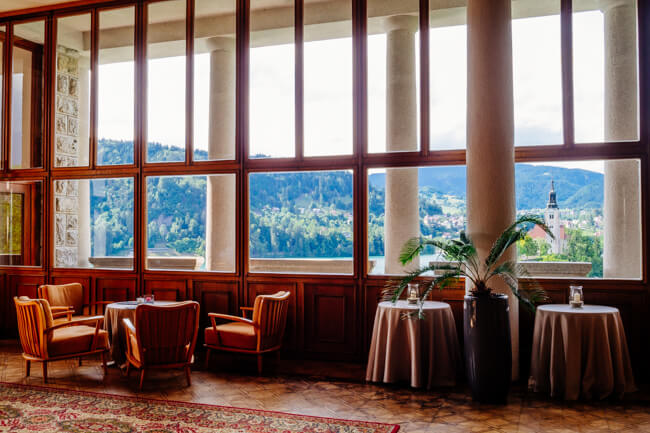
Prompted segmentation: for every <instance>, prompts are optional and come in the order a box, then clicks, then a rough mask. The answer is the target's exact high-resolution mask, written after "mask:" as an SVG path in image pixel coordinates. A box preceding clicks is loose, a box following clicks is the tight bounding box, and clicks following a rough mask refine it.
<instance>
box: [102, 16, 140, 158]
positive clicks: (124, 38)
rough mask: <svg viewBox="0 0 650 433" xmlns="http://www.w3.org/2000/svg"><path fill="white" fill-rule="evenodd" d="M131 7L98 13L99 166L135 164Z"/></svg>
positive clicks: (133, 18)
mask: <svg viewBox="0 0 650 433" xmlns="http://www.w3.org/2000/svg"><path fill="white" fill-rule="evenodd" d="M134 21H135V9H134V8H132V7H129V8H122V9H112V10H108V11H101V12H99V37H98V40H99V53H98V59H99V60H98V62H99V66H98V68H97V164H99V165H121V164H133V131H134V119H135V117H134V113H135V111H134V101H135V96H134V95H135V90H134V86H135V63H134V48H133V44H134V31H135V27H134Z"/></svg>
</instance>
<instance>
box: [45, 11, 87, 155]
mask: <svg viewBox="0 0 650 433" xmlns="http://www.w3.org/2000/svg"><path fill="white" fill-rule="evenodd" d="M88 35H90V14H84V15H74V16H70V17H65V18H59V19H58V20H57V24H56V85H55V86H56V87H55V92H56V106H57V107H66V106H70V107H72V110H68V111H71V112H61V111H59V112H57V114H56V119H55V130H54V143H55V146H54V166H55V167H79V166H87V165H88V150H89V133H90V47H89V46H88V45H87V44H86V42H85V41H86V39H84V38H85V37H87V36H88Z"/></svg>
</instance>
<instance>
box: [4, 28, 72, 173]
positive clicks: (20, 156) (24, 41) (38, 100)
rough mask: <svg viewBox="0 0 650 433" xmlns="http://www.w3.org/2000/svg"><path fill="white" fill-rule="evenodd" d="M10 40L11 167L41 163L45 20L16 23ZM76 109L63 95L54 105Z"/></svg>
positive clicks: (67, 112) (64, 110)
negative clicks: (57, 103) (11, 51)
mask: <svg viewBox="0 0 650 433" xmlns="http://www.w3.org/2000/svg"><path fill="white" fill-rule="evenodd" d="M12 44H13V56H12V75H11V90H12V91H11V145H10V150H9V151H10V158H11V162H10V168H12V169H21V168H33V167H41V166H42V164H43V160H42V149H43V126H44V123H43V121H44V119H43V96H44V83H45V81H44V74H43V64H44V63H43V62H44V60H45V53H44V45H45V22H44V21H42V20H41V21H34V22H29V23H22V24H16V25H15V26H14V38H13V42H12ZM77 109H78V108H77V107H76V106H75V105H74V104H72V103H70V101H68V100H65V99H62V100H60V105H57V107H56V111H57V113H62V114H65V115H73V116H74V115H75V114H76V113H77Z"/></svg>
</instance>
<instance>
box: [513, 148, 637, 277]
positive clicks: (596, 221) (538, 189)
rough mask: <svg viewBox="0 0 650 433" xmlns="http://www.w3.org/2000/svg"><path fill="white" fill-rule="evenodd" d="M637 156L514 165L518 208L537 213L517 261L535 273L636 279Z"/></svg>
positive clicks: (520, 246) (523, 212)
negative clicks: (548, 231)
mask: <svg viewBox="0 0 650 433" xmlns="http://www.w3.org/2000/svg"><path fill="white" fill-rule="evenodd" d="M639 176H640V162H639V161H638V160H612V161H575V162H544V163H535V164H527V163H521V164H517V165H516V194H517V213H518V214H525V213H533V214H537V215H540V216H541V217H543V218H544V220H545V221H546V225H547V226H548V227H549V228H550V229H551V231H552V232H553V234H554V238H551V237H550V236H548V235H547V234H546V233H544V231H543V230H541V229H540V228H539V227H530V228H529V231H528V236H526V238H525V239H524V240H523V241H520V242H519V245H518V255H519V260H520V261H521V262H523V264H524V266H525V267H526V268H527V270H528V272H529V273H530V274H531V275H533V276H536V277H567V278H584V277H588V278H603V277H604V278H640V277H641V257H642V253H641V208H640V202H641V199H640V180H639V179H640V178H639Z"/></svg>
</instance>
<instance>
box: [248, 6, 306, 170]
mask: <svg viewBox="0 0 650 433" xmlns="http://www.w3.org/2000/svg"><path fill="white" fill-rule="evenodd" d="M250 5H251V6H250V9H251V12H250V46H251V50H250V59H249V62H250V65H249V67H250V90H249V93H250V96H249V101H250V102H249V105H248V106H249V155H250V157H251V158H274V157H292V156H294V155H295V135H296V131H295V58H294V57H295V56H294V54H295V46H294V37H293V36H294V7H293V5H294V3H293V0H288V1H287V2H283V5H282V6H278V7H269V6H268V5H269V3H268V2H266V1H264V0H251V2H250Z"/></svg>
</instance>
